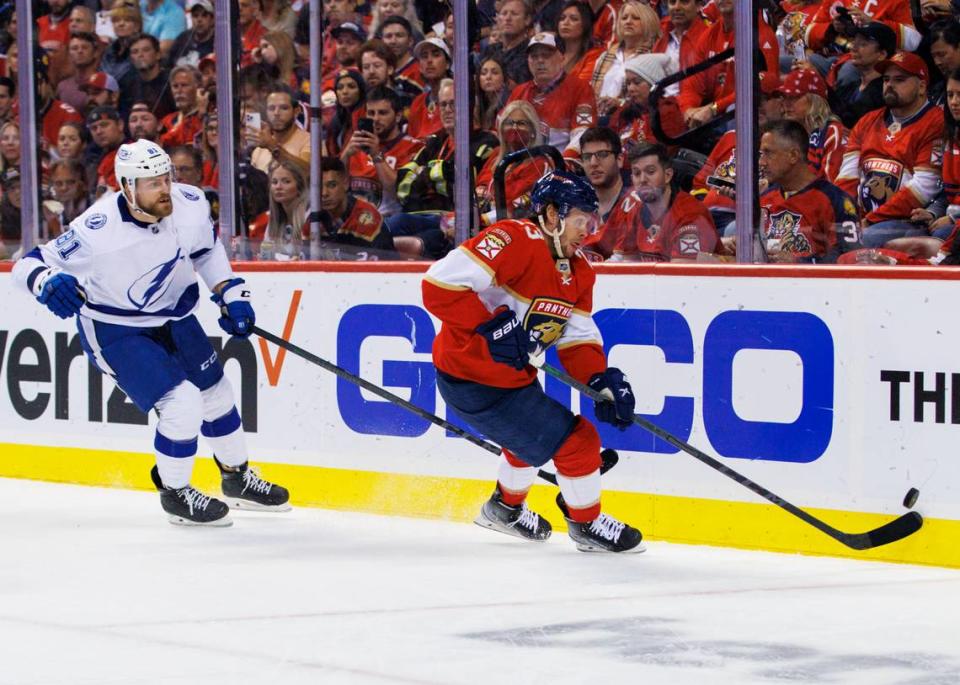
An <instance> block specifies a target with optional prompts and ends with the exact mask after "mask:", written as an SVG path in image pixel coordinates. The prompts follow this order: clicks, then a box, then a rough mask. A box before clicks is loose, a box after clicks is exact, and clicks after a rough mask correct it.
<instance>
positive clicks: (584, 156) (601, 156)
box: [580, 150, 613, 164]
mask: <svg viewBox="0 0 960 685" xmlns="http://www.w3.org/2000/svg"><path fill="white" fill-rule="evenodd" d="M611 156H613V150H597V151H596V152H581V153H580V159H581V160H583V162H584V163H585V164H589V163H590V162H591V161H592V160H594V159H595V160H597V161H598V162H603V161H605V160H607V159H610V157H611Z"/></svg>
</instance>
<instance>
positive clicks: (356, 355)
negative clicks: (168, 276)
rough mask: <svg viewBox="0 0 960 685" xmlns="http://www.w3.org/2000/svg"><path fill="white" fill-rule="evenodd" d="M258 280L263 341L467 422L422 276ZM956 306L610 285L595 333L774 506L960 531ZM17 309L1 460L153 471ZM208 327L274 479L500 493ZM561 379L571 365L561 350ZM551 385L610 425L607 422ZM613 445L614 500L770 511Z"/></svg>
mask: <svg viewBox="0 0 960 685" xmlns="http://www.w3.org/2000/svg"><path fill="white" fill-rule="evenodd" d="M244 277H245V278H247V280H248V282H249V283H250V285H251V288H252V290H253V293H254V301H255V305H256V310H257V317H258V324H259V325H261V326H262V327H264V328H266V329H267V330H270V331H272V332H274V333H275V334H277V335H282V336H283V337H284V338H286V339H289V340H291V341H292V342H294V343H296V344H297V345H299V346H301V347H304V348H306V349H307V350H309V351H311V352H313V353H314V354H317V355H319V356H321V357H323V358H324V359H327V360H329V361H332V362H334V363H336V364H337V365H339V366H341V367H343V368H344V369H346V370H348V371H350V372H352V373H355V374H359V375H361V376H363V377H364V378H366V379H367V380H370V381H372V382H374V383H377V384H380V385H382V386H384V387H386V388H387V389H388V390H390V391H391V392H394V393H395V394H398V395H400V396H401V397H403V398H405V399H408V400H410V401H411V402H413V403H415V404H417V405H418V406H420V407H422V408H423V409H425V410H426V411H428V412H431V413H435V414H438V415H439V416H441V417H444V418H446V419H448V420H451V421H453V422H455V423H457V419H456V417H454V416H452V415H448V413H447V411H446V408H445V406H444V404H443V401H442V399H441V398H440V396H439V393H438V392H437V389H436V372H435V370H434V367H433V366H432V364H431V363H430V350H431V345H432V343H433V339H434V336H435V335H436V332H437V330H438V328H439V322H438V321H437V320H435V319H434V318H433V317H431V316H430V315H429V313H428V312H426V310H425V309H424V308H423V307H422V305H421V303H420V285H419V283H420V275H419V274H402V273H326V272H315V273H314V272H298V273H286V272H282V273H247V274H244ZM948 286H949V283H941V282H937V281H918V282H912V281H898V282H885V281H876V280H850V281H844V280H840V279H810V280H802V279H787V278H753V279H751V278H735V277H706V278H693V277H687V276H657V277H654V276H646V275H645V276H636V275H634V276H627V275H601V276H600V278H599V279H598V283H597V290H596V293H595V295H596V296H595V311H594V314H595V319H596V322H597V324H598V326H599V328H600V330H601V332H602V334H603V338H604V343H605V347H606V349H607V353H608V356H609V359H610V364H611V365H614V366H618V367H620V368H622V369H623V370H624V371H625V372H626V373H627V375H628V378H629V379H630V380H631V382H632V383H633V387H634V389H635V391H636V395H637V410H638V412H639V413H641V414H642V415H644V416H645V417H646V418H648V419H650V420H651V421H653V422H655V423H657V424H658V425H660V426H662V427H663V428H664V429H666V430H668V431H670V432H671V433H672V434H674V435H675V436H677V437H678V438H680V439H682V440H684V441H688V442H690V443H691V444H693V445H695V446H697V447H699V448H701V449H703V450H706V451H708V452H709V453H711V454H713V455H716V456H718V457H722V458H726V459H727V460H728V462H727V463H729V464H730V465H731V466H732V467H733V468H735V469H737V470H738V471H740V472H741V473H744V474H745V475H747V476H749V477H751V478H753V479H755V480H757V481H759V482H761V483H762V484H764V485H765V486H766V487H768V488H770V489H773V490H775V491H777V492H780V493H781V494H783V495H784V496H786V497H787V498H788V499H793V500H795V501H797V502H798V503H802V504H805V505H807V506H823V507H834V508H847V509H852V510H861V511H881V512H882V511H894V510H895V508H896V505H897V498H898V496H899V497H902V492H903V491H904V490H905V489H906V488H907V487H910V486H916V487H920V488H921V490H923V491H924V502H925V505H926V507H925V510H926V511H927V512H929V514H930V515H941V516H945V517H950V516H954V517H960V494H958V489H957V488H958V487H960V485H955V484H960V463H958V462H960V459H958V458H957V457H955V456H954V453H953V452H952V450H951V449H950V447H951V445H952V443H953V442H954V436H955V435H956V433H957V431H958V430H960V429H958V428H957V427H956V424H958V423H960V367H954V366H952V361H953V355H952V353H951V349H953V348H954V347H955V345H956V342H955V341H957V340H960V326H958V325H957V324H956V323H955V322H954V321H953V320H952V319H947V318H946V317H942V316H941V315H940V313H941V312H943V311H948V310H949V305H948V303H949V301H950V298H949V287H948ZM0 292H2V293H3V295H4V296H5V299H4V301H5V302H6V303H7V306H6V307H5V312H6V313H5V315H4V318H3V324H2V325H0V364H2V367H0V372H2V375H3V392H2V399H0V428H2V432H3V438H2V441H7V442H21V443H24V442H26V443H37V444H54V445H63V446H78V447H94V448H102V449H123V450H132V451H141V452H147V451H149V450H150V445H151V444H152V438H151V435H150V431H149V430H148V429H146V428H144V426H146V425H148V424H150V423H152V422H153V420H154V419H153V417H150V416H146V415H144V414H142V413H141V412H139V411H138V410H137V409H136V407H134V406H133V405H132V404H131V403H130V402H129V401H127V399H126V397H125V396H124V394H123V393H122V392H121V391H119V390H118V389H117V388H116V386H115V385H114V384H113V382H112V380H110V379H109V378H106V377H104V376H101V375H100V374H99V373H98V372H96V371H95V370H94V369H93V368H92V367H91V366H90V365H88V364H87V362H86V360H85V358H84V355H83V351H82V349H81V346H80V341H79V338H78V336H77V333H76V330H75V328H74V327H73V325H72V324H71V323H69V322H62V321H60V320H59V319H56V318H55V317H53V316H52V315H50V314H49V313H48V312H47V311H46V310H45V309H44V308H42V307H41V306H40V305H38V304H37V303H36V302H34V301H33V300H32V299H31V298H30V297H28V296H25V295H24V294H22V293H20V292H13V289H12V284H11V279H10V277H9V274H6V273H4V274H0ZM921 293H922V295H921ZM198 315H199V317H200V319H201V322H202V323H203V324H204V327H205V329H206V330H207V332H208V334H209V336H210V339H211V342H212V344H213V346H214V348H215V349H216V350H217V352H218V353H219V354H220V356H221V359H222V360H223V361H224V364H225V368H226V370H227V375H228V377H229V378H230V380H231V382H232V383H233V386H234V392H235V395H236V398H237V404H238V408H239V409H240V414H241V417H242V419H243V423H244V428H245V430H246V431H247V435H248V439H249V443H250V447H251V453H252V455H253V457H254V458H255V459H259V460H263V461H280V462H286V463H297V464H312V465H320V466H334V467H341V468H358V469H363V470H377V471H393V472H404V473H420V474H427V475H439V476H460V477H473V478H492V477H494V474H495V458H493V457H491V456H490V455H489V454H487V453H486V452H484V451H483V450H480V449H478V448H476V447H474V446H472V445H470V444H469V443H466V442H465V441H463V440H461V439H459V438H457V437H455V436H453V435H448V434H447V433H446V432H445V431H444V430H443V429H442V428H438V427H436V426H434V425H433V424H431V423H430V422H428V421H427V420H425V419H422V418H420V417H418V416H415V415H412V414H410V413H408V412H407V411H406V410H404V409H402V408H401V407H398V406H394V405H392V404H390V403H388V402H386V401H384V400H382V399H380V398H378V397H376V396H374V395H371V394H369V393H367V392H366V391H363V390H361V389H359V388H357V387H355V386H354V385H352V384H351V383H349V382H348V381H345V380H343V379H340V378H337V377H336V376H333V375H332V374H330V373H328V372H326V371H324V370H323V369H321V368H319V367H316V366H313V365H311V364H310V363H308V362H306V361H304V360H302V359H300V358H299V357H296V356H294V355H292V354H290V353H289V352H285V351H284V350H282V349H278V348H277V347H276V346H275V345H272V344H268V343H266V342H265V341H263V340H261V339H259V338H256V337H252V338H250V339H247V340H240V339H230V338H227V337H226V336H225V335H224V334H222V333H221V331H220V329H219V327H218V326H217V325H216V317H217V313H216V310H215V308H214V306H213V305H212V304H210V303H209V301H208V300H206V299H202V304H201V308H200V311H199V313H198ZM548 362H549V363H551V364H553V365H555V366H559V360H558V358H557V355H556V353H555V352H554V351H551V352H550V354H549V355H548ZM544 383H545V388H546V391H547V392H548V393H549V394H550V395H551V396H552V397H554V398H555V399H557V400H558V401H560V402H562V403H564V404H566V405H567V406H571V407H572V408H573V409H574V411H579V412H582V413H583V414H584V415H585V416H587V417H588V418H591V419H593V418H594V415H593V411H592V403H591V402H589V401H587V402H584V403H583V404H582V406H581V403H580V401H579V397H578V396H576V395H575V394H574V393H572V392H571V391H570V390H569V388H567V387H566V386H564V385H562V384H561V383H560V382H559V381H556V380H554V379H552V378H547V379H546V380H545V381H544ZM517 420H518V421H523V417H517ZM599 430H600V434H601V437H602V440H603V444H604V446H605V447H612V448H615V449H617V450H619V451H620V453H621V457H622V461H621V464H620V465H619V466H618V467H617V469H616V470H615V471H614V472H611V474H609V476H608V479H607V486H608V487H614V488H616V489H622V490H632V491H637V492H659V493H665V494H679V495H685V496H700V497H714V498H720V499H738V500H745V501H754V500H753V499H752V497H753V496H752V495H751V494H750V493H748V492H746V491H745V490H742V488H740V487H739V486H737V485H736V484H734V483H732V482H729V481H727V479H725V478H723V477H722V476H720V475H719V474H716V473H714V472H712V471H711V470H710V469H707V468H706V467H704V466H703V465H701V464H699V463H698V462H696V461H695V460H693V459H692V458H690V457H688V456H687V455H685V454H683V453H677V451H676V450H674V448H672V447H670V446H669V445H667V444H666V443H663V442H661V441H660V440H658V439H655V438H653V437H652V436H650V435H649V434H648V433H646V432H645V431H643V430H642V429H641V428H639V427H636V426H634V427H631V428H630V429H628V430H626V431H623V432H621V431H618V430H616V429H615V428H613V427H610V426H607V425H605V424H599ZM201 450H203V447H201ZM898 493H899V495H898ZM934 510H935V511H934Z"/></svg>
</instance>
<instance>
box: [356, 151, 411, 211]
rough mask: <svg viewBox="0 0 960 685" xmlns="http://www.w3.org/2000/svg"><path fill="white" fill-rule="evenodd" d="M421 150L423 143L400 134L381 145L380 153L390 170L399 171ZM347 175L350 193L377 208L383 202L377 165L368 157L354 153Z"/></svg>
mask: <svg viewBox="0 0 960 685" xmlns="http://www.w3.org/2000/svg"><path fill="white" fill-rule="evenodd" d="M421 148H423V143H421V142H420V141H419V140H417V139H416V138H411V137H410V136H408V135H404V134H401V135H399V136H397V137H396V138H394V139H393V140H391V141H387V142H386V143H381V145H380V153H381V154H382V155H383V161H385V162H386V163H387V164H388V165H390V168H391V169H399V168H400V167H402V166H403V165H404V164H406V163H407V162H409V161H410V160H411V159H413V158H414V157H415V156H416V154H417V153H418V152H420V150H421ZM347 173H348V174H349V175H350V191H351V192H353V193H356V194H357V195H360V196H361V197H364V198H366V199H367V200H369V201H370V202H371V203H372V204H373V205H374V206H375V207H379V206H380V203H381V201H382V200H383V184H382V183H381V182H380V175H379V174H378V173H377V165H376V164H374V163H373V160H372V159H370V155H368V154H367V153H366V152H362V151H360V152H356V153H354V154H353V156H352V157H350V162H349V164H348V165H347ZM384 211H386V210H384Z"/></svg>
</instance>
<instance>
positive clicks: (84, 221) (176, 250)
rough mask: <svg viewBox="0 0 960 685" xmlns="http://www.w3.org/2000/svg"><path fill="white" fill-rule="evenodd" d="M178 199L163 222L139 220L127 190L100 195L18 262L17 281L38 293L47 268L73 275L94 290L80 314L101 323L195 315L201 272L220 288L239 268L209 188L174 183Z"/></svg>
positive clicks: (146, 322)
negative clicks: (219, 229)
mask: <svg viewBox="0 0 960 685" xmlns="http://www.w3.org/2000/svg"><path fill="white" fill-rule="evenodd" d="M170 195H171V199H172V202H173V212H172V213H171V214H170V216H168V217H166V218H164V219H162V220H161V221H159V222H158V223H155V224H148V223H144V222H142V221H138V220H136V219H134V218H133V216H132V215H131V213H130V210H129V207H128V205H127V201H126V199H125V198H124V196H123V195H122V194H120V193H115V194H111V195H107V196H104V197H102V198H100V199H99V200H97V202H95V203H94V204H93V205H92V206H91V207H90V208H89V209H87V211H85V212H84V213H83V214H81V215H80V216H78V217H77V218H76V219H74V220H73V221H72V222H70V226H69V229H68V230H67V231H66V232H65V233H63V234H62V235H61V236H60V237H58V238H57V239H56V240H52V241H50V242H48V243H47V244H45V245H43V246H41V247H38V248H35V249H34V250H32V251H31V252H30V253H29V254H27V255H25V256H24V257H23V258H22V259H21V260H20V261H19V262H17V264H16V266H15V267H14V269H13V275H14V279H15V280H16V282H17V283H19V284H21V285H22V286H23V287H25V288H27V289H28V290H29V291H31V292H33V289H34V280H35V279H36V277H37V275H38V274H39V273H41V272H42V271H43V270H44V269H46V268H47V267H55V268H59V269H61V270H62V271H64V272H66V273H69V274H71V275H73V276H74V277H76V278H77V280H78V281H79V282H80V285H81V286H82V287H83V289H84V290H85V292H86V302H85V303H84V305H83V308H82V309H81V311H80V315H81V316H85V317H89V318H90V319H94V320H96V321H103V322H106V323H113V324H121V325H125V326H160V325H163V324H164V323H165V322H167V321H170V320H173V319H182V318H184V317H186V316H189V315H190V314H192V313H193V312H194V311H195V310H196V308H197V303H198V301H199V299H200V288H199V285H198V283H197V273H199V274H200V276H201V277H202V278H203V280H204V282H205V283H206V284H207V287H208V288H211V289H212V288H213V286H215V285H216V284H218V283H220V282H222V281H225V280H228V279H230V278H232V276H233V271H232V269H231V267H230V262H229V261H228V260H227V256H226V253H225V251H224V249H223V246H222V245H221V243H220V240H219V239H218V238H217V236H216V235H215V234H214V227H213V222H212V221H211V220H210V204H209V203H208V202H207V199H206V197H205V196H204V194H203V191H201V190H200V189H199V188H196V187H194V186H190V185H185V184H182V183H174V184H173V187H172V189H171V193H170ZM34 294H35V293H34Z"/></svg>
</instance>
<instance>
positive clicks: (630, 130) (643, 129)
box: [607, 96, 686, 169]
mask: <svg viewBox="0 0 960 685" xmlns="http://www.w3.org/2000/svg"><path fill="white" fill-rule="evenodd" d="M657 106H658V108H659V110H660V126H661V127H663V130H664V132H665V133H666V134H667V135H668V136H671V137H675V136H679V135H680V134H681V133H683V132H684V131H685V130H686V126H684V124H683V114H682V113H681V112H680V106H679V105H678V104H677V99H676V98H675V97H670V96H667V97H664V98H661V99H660V101H659V102H658V103H657ZM650 122H651V111H650V110H646V109H645V110H644V111H643V112H642V113H637V112H636V111H631V107H630V105H629V104H627V105H624V106H623V107H621V108H620V109H618V110H617V111H615V112H614V113H613V114H612V115H611V116H610V123H609V124H608V125H607V126H608V127H609V128H611V129H613V130H614V131H615V132H616V133H618V134H619V135H620V143H621V145H622V146H623V149H624V150H627V149H629V147H628V146H630V145H636V144H639V143H644V142H649V143H656V142H659V141H658V140H657V137H656V136H655V135H654V133H653V126H652V124H651V123H650ZM623 168H624V169H629V168H630V161H629V160H628V159H627V158H626V155H625V156H624V160H623Z"/></svg>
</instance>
